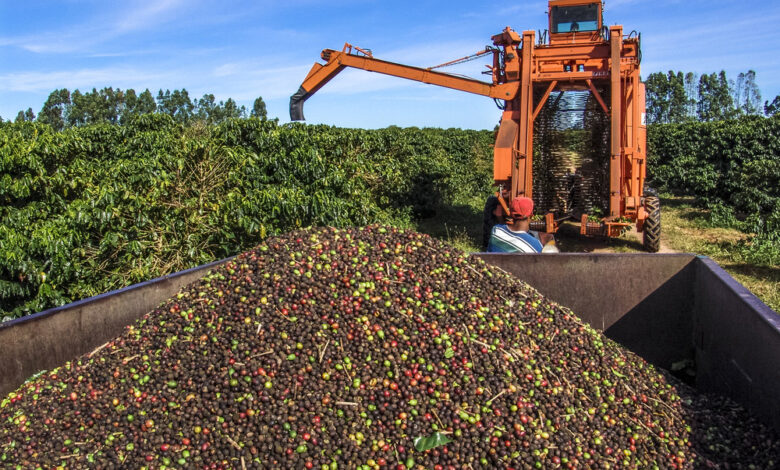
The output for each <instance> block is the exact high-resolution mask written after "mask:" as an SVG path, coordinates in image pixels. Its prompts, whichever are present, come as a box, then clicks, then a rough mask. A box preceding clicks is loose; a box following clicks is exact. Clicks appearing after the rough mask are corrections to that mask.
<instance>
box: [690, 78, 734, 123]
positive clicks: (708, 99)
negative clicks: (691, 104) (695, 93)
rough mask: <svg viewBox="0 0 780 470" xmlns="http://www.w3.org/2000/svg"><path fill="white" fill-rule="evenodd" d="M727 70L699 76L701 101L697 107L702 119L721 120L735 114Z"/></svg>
mask: <svg viewBox="0 0 780 470" xmlns="http://www.w3.org/2000/svg"><path fill="white" fill-rule="evenodd" d="M732 89H733V87H730V86H729V81H728V79H727V78H726V72H725V71H721V72H720V74H715V73H712V74H709V75H707V74H703V75H702V76H701V77H700V78H699V103H698V105H697V108H696V112H697V115H698V117H699V120H700V121H719V120H723V119H730V118H732V117H734V116H735V114H736V109H735V108H734V100H733V98H732V95H731V91H732Z"/></svg>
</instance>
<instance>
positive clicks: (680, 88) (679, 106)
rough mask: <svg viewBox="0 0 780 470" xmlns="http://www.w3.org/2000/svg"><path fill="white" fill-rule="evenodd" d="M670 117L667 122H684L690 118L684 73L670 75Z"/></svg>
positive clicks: (671, 73)
mask: <svg viewBox="0 0 780 470" xmlns="http://www.w3.org/2000/svg"><path fill="white" fill-rule="evenodd" d="M667 78H668V82H669V98H668V99H669V115H668V116H667V121H666V122H674V123H679V122H684V121H686V120H687V118H688V96H687V95H686V93H685V77H684V76H683V73H682V72H677V73H674V72H672V71H671V70H670V71H669V73H668V77H667Z"/></svg>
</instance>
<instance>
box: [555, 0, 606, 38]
mask: <svg viewBox="0 0 780 470" xmlns="http://www.w3.org/2000/svg"><path fill="white" fill-rule="evenodd" d="M598 14H599V11H598V5H596V4H595V3H592V4H590V5H577V6H570V7H553V9H552V26H553V33H574V32H578V31H596V30H597V29H598V28H599V19H598Z"/></svg>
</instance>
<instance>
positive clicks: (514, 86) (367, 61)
mask: <svg viewBox="0 0 780 470" xmlns="http://www.w3.org/2000/svg"><path fill="white" fill-rule="evenodd" d="M322 58H323V59H324V60H325V61H326V63H325V64H324V65H323V64H319V63H315V64H314V66H313V67H312V68H311V70H310V71H309V74H308V75H307V76H306V79H305V80H304V81H303V84H302V85H301V87H300V88H299V89H298V91H297V92H296V93H295V94H294V95H293V96H291V97H290V119H292V120H293V121H302V120H304V117H303V102H304V101H306V100H307V99H308V98H309V97H310V96H311V95H313V94H314V93H315V92H316V91H317V90H319V89H320V88H322V86H323V85H325V84H326V83H328V82H329V81H330V80H331V79H332V78H333V77H335V76H336V75H337V74H338V73H339V72H341V71H342V70H344V68H346V67H352V68H356V69H361V70H368V71H370V72H377V73H381V74H385V75H392V76H394V77H400V78H405V79H407V80H414V81H417V82H422V83H429V84H431V85H438V86H442V87H445V88H451V89H453V90H460V91H465V92H468V93H474V94H477V95H482V96H489V97H491V98H499V99H503V100H511V99H513V98H514V97H515V95H516V94H517V90H518V89H519V83H518V82H510V83H502V84H492V83H486V82H482V81H479V80H475V79H473V78H466V77H458V76H456V75H450V74H447V73H442V72H435V71H433V70H430V69H424V68H420V67H412V66H410V65H402V64H396V63H394V62H388V61H385V60H379V59H375V58H373V57H371V56H368V55H358V54H353V53H348V52H346V46H345V50H344V51H334V50H332V49H325V50H324V51H322Z"/></svg>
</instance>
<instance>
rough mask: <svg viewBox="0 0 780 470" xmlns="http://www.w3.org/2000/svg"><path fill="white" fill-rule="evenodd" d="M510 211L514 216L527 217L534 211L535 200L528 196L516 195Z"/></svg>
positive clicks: (510, 205)
mask: <svg viewBox="0 0 780 470" xmlns="http://www.w3.org/2000/svg"><path fill="white" fill-rule="evenodd" d="M509 212H510V213H511V214H512V217H519V218H521V219H527V218H528V217H531V214H533V213H534V201H533V199H530V198H527V197H516V198H514V199H512V202H511V203H510V204H509Z"/></svg>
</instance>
